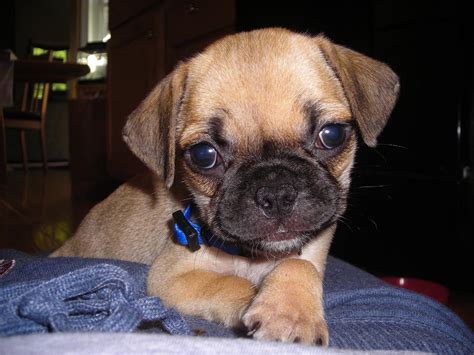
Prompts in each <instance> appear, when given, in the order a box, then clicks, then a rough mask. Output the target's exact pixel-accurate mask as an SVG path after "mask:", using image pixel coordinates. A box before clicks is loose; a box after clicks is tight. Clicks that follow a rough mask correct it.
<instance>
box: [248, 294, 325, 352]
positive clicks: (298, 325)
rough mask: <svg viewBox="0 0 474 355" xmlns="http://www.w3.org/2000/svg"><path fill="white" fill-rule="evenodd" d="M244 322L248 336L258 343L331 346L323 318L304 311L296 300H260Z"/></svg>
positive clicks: (257, 299) (260, 298)
mask: <svg viewBox="0 0 474 355" xmlns="http://www.w3.org/2000/svg"><path fill="white" fill-rule="evenodd" d="M321 314H322V313H321ZM242 321H243V323H244V325H245V327H246V328H247V330H248V335H251V336H253V337H254V338H255V339H263V340H269V341H284V342H301V343H305V344H316V345H323V346H327V345H328V343H329V334H328V329H327V325H326V322H325V321H324V318H323V317H322V316H318V314H317V312H311V311H309V310H305V309H302V307H301V305H300V304H298V301H296V300H288V301H286V302H278V301H276V300H273V299H265V298H264V297H258V296H257V298H256V299H255V301H254V302H253V303H252V304H251V305H250V307H249V308H248V310H247V311H246V312H245V314H244V316H243V317H242Z"/></svg>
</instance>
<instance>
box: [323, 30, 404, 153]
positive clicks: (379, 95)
mask: <svg viewBox="0 0 474 355" xmlns="http://www.w3.org/2000/svg"><path fill="white" fill-rule="evenodd" d="M315 40H316V41H317V44H318V46H319V48H320V49H321V51H322V53H323V55H324V56H325V59H326V61H327V63H328V64H329V66H330V67H331V68H332V70H333V71H334V72H335V75H336V77H337V78H338V79H339V80H340V82H341V84H342V87H343V90H344V93H345V95H346V97H347V100H348V101H349V105H350V107H351V110H352V114H353V116H354V118H355V120H356V122H357V125H358V126H359V129H360V132H361V134H362V138H363V139H364V142H365V143H366V144H367V145H368V146H370V147H374V146H376V145H377V137H378V135H379V134H380V132H381V131H382V129H383V128H384V127H385V124H386V122H387V120H388V117H389V115H390V113H391V112H392V109H393V106H394V105H395V102H396V101H397V97H398V92H399V90H400V83H399V79H398V76H397V75H396V74H395V73H394V72H393V71H392V70H391V69H390V68H389V67H388V66H387V65H386V64H384V63H381V62H379V61H377V60H374V59H371V58H369V57H367V56H365V55H363V54H360V53H357V52H355V51H353V50H350V49H348V48H346V47H343V46H339V45H336V44H333V43H331V42H330V41H329V40H328V39H327V38H325V37H324V36H317V37H316V38H315Z"/></svg>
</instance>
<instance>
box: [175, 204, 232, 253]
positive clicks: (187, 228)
mask: <svg viewBox="0 0 474 355" xmlns="http://www.w3.org/2000/svg"><path fill="white" fill-rule="evenodd" d="M191 210H192V205H191V204H190V205H188V206H187V207H186V208H185V210H184V212H183V211H176V212H174V213H173V219H174V222H175V223H174V225H173V229H174V235H175V237H176V242H177V243H178V244H180V245H183V246H187V247H188V249H189V250H191V251H192V252H195V251H197V250H199V249H200V248H201V245H203V244H204V245H207V246H210V247H214V248H218V249H220V250H222V251H224V252H226V253H227V254H231V255H240V254H241V252H240V248H238V247H237V246H235V245H232V244H229V243H225V242H223V241H220V240H217V238H213V236H212V235H211V236H209V235H207V234H208V233H205V231H204V230H203V229H202V228H201V226H200V225H199V224H197V223H195V222H193V221H191V212H192V211H191Z"/></svg>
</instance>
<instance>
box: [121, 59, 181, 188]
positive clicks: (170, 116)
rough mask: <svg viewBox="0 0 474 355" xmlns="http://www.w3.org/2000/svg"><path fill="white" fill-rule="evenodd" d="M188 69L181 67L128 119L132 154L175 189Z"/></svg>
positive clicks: (125, 136) (126, 138) (126, 132)
mask: <svg viewBox="0 0 474 355" xmlns="http://www.w3.org/2000/svg"><path fill="white" fill-rule="evenodd" d="M186 75H187V66H186V64H185V63H182V64H180V65H179V66H178V67H177V68H176V69H175V70H174V71H173V72H172V73H170V74H169V75H168V76H166V77H165V78H164V79H163V80H162V81H161V82H160V83H159V84H158V85H157V86H156V87H155V88H154V89H153V91H152V92H151V93H150V94H149V95H148V97H147V98H146V99H145V100H143V101H142V103H141V104H140V105H139V106H138V107H137V108H136V109H135V111H133V112H132V113H131V114H130V116H129V117H128V120H127V123H126V124H125V127H124V128H123V131H122V137H123V140H124V141H125V143H127V145H128V147H129V148H130V150H131V151H132V152H133V153H134V154H135V155H136V156H137V157H138V158H140V160H141V161H142V162H144V163H145V165H146V166H147V167H148V168H150V169H151V170H152V171H153V172H155V173H156V174H157V175H158V176H159V177H160V178H162V179H163V180H164V181H165V183H166V186H167V187H168V188H169V187H171V185H173V180H174V170H175V150H176V137H175V136H176V120H177V114H178V110H179V106H180V102H181V100H182V97H183V92H184V87H185V82H186Z"/></svg>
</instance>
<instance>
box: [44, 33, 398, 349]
mask: <svg viewBox="0 0 474 355" xmlns="http://www.w3.org/2000/svg"><path fill="white" fill-rule="evenodd" d="M398 91H399V81H398V77H397V76H396V75H395V74H394V73H393V72H392V70H391V69H390V68H389V67H388V66H386V65H385V64H383V63H380V62H378V61H376V60H373V59H370V58H368V57H366V56H364V55H362V54H360V53H357V52H354V51H352V50H350V49H348V48H345V47H342V46H339V45H336V44H333V43H331V42H330V41H329V40H328V39H327V38H325V37H323V36H316V37H310V36H307V35H301V34H295V33H292V32H290V31H287V30H284V29H263V30H256V31H252V32H246V33H240V34H236V35H231V36H228V37H225V38H224V39H221V40H219V41H217V42H216V43H214V44H212V45H211V46H210V47H208V48H207V49H206V50H205V51H204V52H202V53H201V54H199V55H197V56H196V57H194V58H191V59H190V60H188V61H187V62H184V63H181V64H179V65H178V66H177V68H176V69H175V70H174V71H173V72H172V73H171V74H169V75H168V76H167V77H166V78H164V79H163V80H162V81H161V82H160V83H159V84H158V86H157V87H156V88H155V89H154V90H153V91H152V92H151V93H150V95H149V96H148V97H147V98H146V99H145V100H144V101H143V102H142V103H141V104H140V106H139V107H138V108H137V109H136V110H135V111H134V112H133V113H132V114H131V115H130V117H129V119H128V121H127V123H126V125H125V128H124V130H123V137H124V140H125V142H126V143H127V144H128V146H129V147H130V149H131V150H132V152H133V153H134V154H135V155H136V156H137V157H138V158H140V159H141V160H142V161H143V162H144V163H145V164H146V166H147V167H148V168H149V169H150V170H151V171H152V174H148V175H144V176H141V177H138V178H136V179H134V180H131V181H130V182H127V183H125V184H124V185H122V186H121V187H119V188H118V189H117V190H116V191H115V192H114V193H113V194H112V195H110V196H109V197H108V198H107V199H106V200H104V201H103V202H102V203H100V204H98V205H97V206H96V207H94V208H93V209H92V210H91V212H90V213H89V214H88V216H86V218H85V219H84V221H83V222H82V224H81V225H80V227H79V228H78V230H77V232H76V234H75V235H74V236H73V237H72V238H71V239H70V240H68V241H67V242H66V243H65V245H64V246H63V247H61V248H60V249H59V250H57V251H56V252H55V253H54V254H53V256H82V257H99V258H116V259H123V260H130V261H136V262H141V263H147V264H151V268H150V272H149V276H148V285H147V287H148V293H149V294H150V295H155V296H158V297H160V298H161V299H162V300H163V302H164V303H165V304H166V305H167V306H170V307H174V308H176V309H177V310H178V311H180V312H182V313H184V314H189V315H194V316H199V317H202V318H205V319H208V320H211V321H216V322H220V323H222V324H224V325H226V326H229V327H237V326H241V325H242V324H243V325H244V326H245V327H246V328H247V330H248V332H249V334H251V335H252V336H253V337H254V338H257V339H266V340H280V341H289V342H304V343H317V344H323V345H327V344H328V330H327V326H326V322H325V319H324V310H323V303H322V281H323V276H324V268H325V261H326V257H327V254H328V249H329V246H330V243H331V239H332V237H333V234H334V231H335V229H336V222H337V220H338V218H339V217H340V216H341V215H342V214H343V212H344V210H345V208H346V197H347V192H348V189H349V184H350V173H351V167H352V165H353V161H354V155H355V151H356V146H357V134H358V133H359V134H360V135H361V137H362V139H363V141H364V142H365V143H366V144H367V145H369V146H372V147H373V146H375V145H376V142H377V136H378V135H379V133H380V132H381V130H382V129H383V127H384V126H385V123H386V121H387V118H388V116H389V114H390V112H391V110H392V108H393V106H394V104H395V102H396V98H397V95H398ZM188 205H190V206H191V207H190V208H191V217H189V221H188V220H186V218H185V217H183V215H182V214H180V213H177V214H175V220H173V217H172V214H173V213H174V212H176V211H182V210H184V209H185V208H186V206H188ZM187 212H189V208H188V211H187ZM191 223H194V225H193V224H191ZM197 225H198V226H197ZM176 226H178V228H177V229H176ZM190 226H191V227H192V226H194V228H191V229H190V228H189V227H190ZM199 229H201V234H202V235H201V236H199V237H197V236H196V234H197V233H196V230H199ZM180 231H181V232H183V231H184V232H183V233H182V235H184V236H185V239H186V238H189V239H186V240H184V241H181V242H180V241H179V240H178V239H179V238H178V237H177V235H178V234H179V232H180ZM182 244H184V245H182ZM200 244H201V245H200ZM229 246H230V247H232V248H233V249H232V250H233V251H235V250H237V254H238V255H234V254H236V253H231V252H230V251H229V249H226V248H227V247H229Z"/></svg>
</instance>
